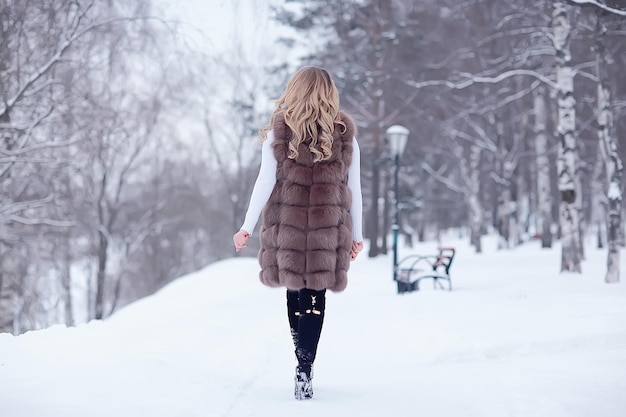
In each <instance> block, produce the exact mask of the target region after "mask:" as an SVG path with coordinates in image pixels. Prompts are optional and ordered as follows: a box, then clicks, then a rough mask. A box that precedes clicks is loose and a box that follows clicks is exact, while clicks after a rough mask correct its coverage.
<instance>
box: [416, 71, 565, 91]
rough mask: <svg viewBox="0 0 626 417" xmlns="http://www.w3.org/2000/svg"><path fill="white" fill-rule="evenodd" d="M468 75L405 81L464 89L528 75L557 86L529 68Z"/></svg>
mask: <svg viewBox="0 0 626 417" xmlns="http://www.w3.org/2000/svg"><path fill="white" fill-rule="evenodd" d="M463 75H464V76H465V77H467V79H466V80H464V81H459V82H452V81H449V80H429V81H420V82H417V81H405V83H406V84H407V85H409V86H411V87H414V88H424V87H431V86H444V87H448V88H451V89H453V90H462V89H464V88H467V87H469V86H471V85H474V84H497V83H499V82H501V81H504V80H506V79H508V78H512V77H516V76H528V77H533V78H536V79H538V80H539V81H541V82H543V83H545V84H547V85H549V86H550V87H552V88H556V87H557V86H556V83H555V82H554V81H552V80H551V79H550V78H548V77H546V76H545V75H542V74H540V73H538V72H536V71H532V70H527V69H515V70H510V71H505V72H503V73H501V74H499V75H497V76H495V77H480V76H473V75H471V74H463Z"/></svg>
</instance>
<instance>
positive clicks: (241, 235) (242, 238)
mask: <svg viewBox="0 0 626 417" xmlns="http://www.w3.org/2000/svg"><path fill="white" fill-rule="evenodd" d="M249 238H250V233H248V232H246V231H245V230H240V231H238V232H237V233H235V235H234V236H233V243H234V244H235V250H236V251H237V252H239V251H240V250H241V249H243V248H245V247H246V246H247V244H248V239H249Z"/></svg>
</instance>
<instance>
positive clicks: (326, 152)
mask: <svg viewBox="0 0 626 417" xmlns="http://www.w3.org/2000/svg"><path fill="white" fill-rule="evenodd" d="M279 115H283V117H284V118H285V123H286V124H287V126H289V128H290V129H291V132H292V138H291V141H290V142H289V155H288V157H289V158H291V159H296V158H297V157H298V147H299V146H300V144H301V143H302V142H305V141H306V140H307V139H309V138H310V140H311V142H310V143H309V150H310V151H311V153H312V154H313V162H319V161H324V160H326V159H328V158H330V156H331V154H332V146H333V132H334V131H335V125H339V126H341V129H342V133H344V132H345V131H346V125H345V123H344V122H343V121H341V120H340V115H339V92H338V91H337V87H336V86H335V83H334V82H333V80H332V78H331V77H330V74H329V73H328V71H326V70H325V69H323V68H318V67H304V68H302V69H300V70H299V71H298V72H296V73H295V74H294V75H293V76H292V77H291V79H290V80H289V82H288V83H287V87H286V88H285V91H284V92H283V94H282V95H281V96H280V98H279V99H278V100H276V108H275V110H274V112H273V113H272V116H271V118H270V122H269V124H268V125H266V126H264V127H262V128H261V129H260V130H259V139H260V141H261V142H263V141H264V140H265V139H267V132H268V131H270V130H271V129H272V125H273V124H274V120H276V117H277V116H279Z"/></svg>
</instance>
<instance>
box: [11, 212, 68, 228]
mask: <svg viewBox="0 0 626 417" xmlns="http://www.w3.org/2000/svg"><path fill="white" fill-rule="evenodd" d="M8 219H9V220H11V221H14V222H16V223H21V224H25V225H28V226H40V225H46V226H54V227H72V226H75V225H76V222H74V221H70V220H55V219H46V218H43V219H41V218H38V219H27V218H26V217H22V216H18V215H15V214H13V215H11V216H9V217H8Z"/></svg>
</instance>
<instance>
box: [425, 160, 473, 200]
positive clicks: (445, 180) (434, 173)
mask: <svg viewBox="0 0 626 417" xmlns="http://www.w3.org/2000/svg"><path fill="white" fill-rule="evenodd" d="M421 166H422V168H423V169H424V171H426V172H428V173H429V174H430V175H431V176H432V177H433V178H434V179H436V180H437V181H439V182H441V183H442V184H445V185H446V186H447V187H448V188H449V189H451V190H452V191H455V192H457V193H460V194H465V190H464V189H463V188H462V187H460V186H459V185H457V184H455V183H454V182H452V181H450V179H449V178H447V177H445V176H444V175H442V174H441V173H440V172H437V171H435V170H434V169H433V168H432V167H431V166H430V165H428V164H427V163H426V162H422V164H421Z"/></svg>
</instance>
